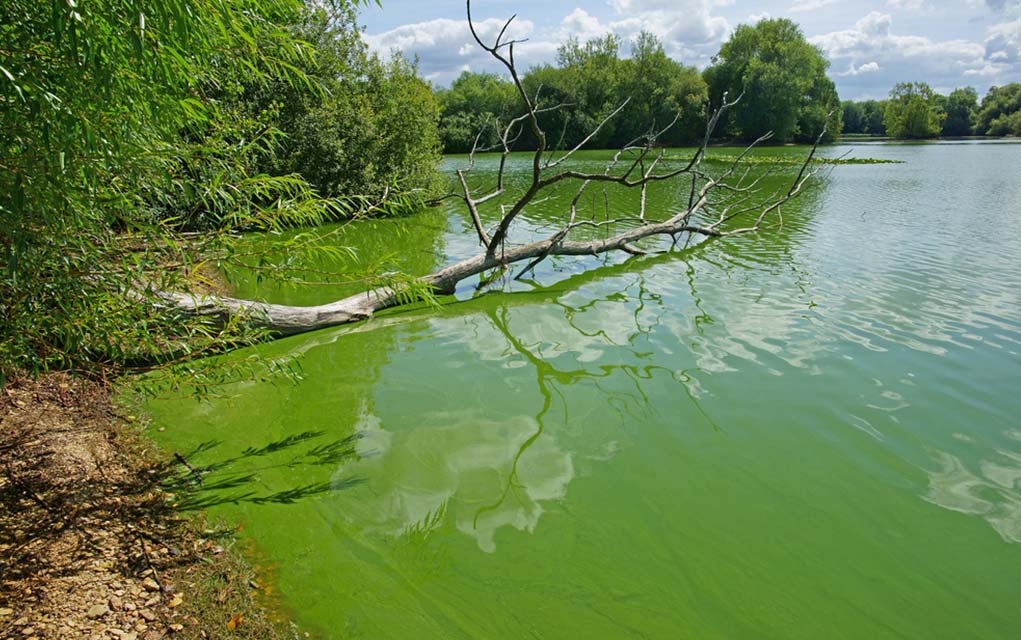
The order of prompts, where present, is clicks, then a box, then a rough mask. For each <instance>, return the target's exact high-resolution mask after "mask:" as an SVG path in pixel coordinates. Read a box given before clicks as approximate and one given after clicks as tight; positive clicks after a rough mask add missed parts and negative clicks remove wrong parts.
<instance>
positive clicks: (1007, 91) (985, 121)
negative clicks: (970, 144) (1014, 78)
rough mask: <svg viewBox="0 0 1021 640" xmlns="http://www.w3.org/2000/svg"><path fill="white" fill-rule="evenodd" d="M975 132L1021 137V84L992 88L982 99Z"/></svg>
mask: <svg viewBox="0 0 1021 640" xmlns="http://www.w3.org/2000/svg"><path fill="white" fill-rule="evenodd" d="M976 120H977V123H976V125H975V132H976V133H978V134H980V135H988V136H1007V135H1014V136H1021V84H1019V83H1017V82H1014V83H1011V84H1007V85H1004V86H1002V87H992V88H991V89H989V93H987V94H986V96H985V97H984V98H982V108H981V109H979V112H978V115H977V117H976Z"/></svg>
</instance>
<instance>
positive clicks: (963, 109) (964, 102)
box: [943, 87, 978, 136]
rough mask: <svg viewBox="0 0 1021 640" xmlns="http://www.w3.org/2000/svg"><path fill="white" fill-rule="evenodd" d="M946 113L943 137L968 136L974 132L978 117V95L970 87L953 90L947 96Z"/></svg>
mask: <svg viewBox="0 0 1021 640" xmlns="http://www.w3.org/2000/svg"><path fill="white" fill-rule="evenodd" d="M946 111H947V119H946V120H944V121H943V135H945V136H970V135H971V134H972V133H973V132H974V130H975V120H976V117H977V116H978V93H977V92H976V91H975V89H973V88H972V87H964V88H963V89H954V90H953V91H952V92H951V93H950V95H949V96H947V101H946Z"/></svg>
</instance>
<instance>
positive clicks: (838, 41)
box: [809, 11, 987, 91]
mask: <svg viewBox="0 0 1021 640" xmlns="http://www.w3.org/2000/svg"><path fill="white" fill-rule="evenodd" d="M809 41H810V42H812V43H813V44H815V45H817V46H819V47H820V48H821V49H822V50H823V52H824V53H825V54H826V56H827V57H828V58H829V59H830V61H831V62H833V63H834V66H837V67H845V66H846V68H847V69H848V72H846V73H843V74H839V75H841V76H842V77H844V78H845V80H843V81H842V83H841V84H842V86H845V87H850V88H852V89H859V90H861V89H863V88H865V87H866V85H867V86H868V87H869V88H872V87H876V86H877V83H879V82H885V83H886V89H884V91H885V90H888V89H889V88H890V87H892V86H893V85H894V84H896V83H897V82H906V81H914V80H920V81H925V82H928V83H929V84H930V85H933V86H934V87H954V86H959V85H960V84H962V82H961V81H962V78H963V75H964V74H965V73H967V72H968V71H978V70H981V69H982V68H983V67H985V66H986V64H987V61H986V59H985V58H986V48H985V47H983V46H982V45H981V44H979V43H977V42H971V41H968V40H959V39H957V40H943V41H936V40H932V39H930V38H927V37H925V36H916V35H900V34H897V33H895V32H894V30H893V18H892V17H891V16H890V15H889V14H886V13H880V12H877V11H873V12H872V13H870V14H868V15H867V16H865V17H864V18H862V19H861V20H859V21H858V22H857V23H855V25H854V26H853V27H852V28H850V29H845V30H843V31H834V32H832V33H827V34H824V35H820V36H815V37H812V38H809ZM871 65H874V67H873V66H871ZM880 72H881V73H880ZM866 75H867V76H869V79H865V78H863V77H862V76H866ZM880 78H881V80H880Z"/></svg>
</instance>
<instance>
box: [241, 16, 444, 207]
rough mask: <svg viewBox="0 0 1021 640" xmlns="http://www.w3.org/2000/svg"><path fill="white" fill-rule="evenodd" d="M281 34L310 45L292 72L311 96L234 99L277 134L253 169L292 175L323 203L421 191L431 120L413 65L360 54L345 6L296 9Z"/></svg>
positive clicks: (430, 103) (299, 91)
mask: <svg viewBox="0 0 1021 640" xmlns="http://www.w3.org/2000/svg"><path fill="white" fill-rule="evenodd" d="M291 29H292V31H293V33H294V36H295V38H297V39H300V40H301V41H304V42H307V43H309V44H310V45H311V48H312V51H313V54H314V58H309V59H306V60H304V61H302V62H301V63H300V64H299V65H298V66H299V68H300V71H301V72H302V73H303V74H304V75H305V76H306V77H307V78H309V79H310V80H312V81H313V82H314V86H315V89H310V87H309V86H307V85H304V84H302V85H294V84H288V83H286V82H273V83H265V82H261V83H260V82H255V83H253V84H251V85H250V86H248V87H247V90H246V91H245V92H244V93H243V94H242V95H241V96H240V98H239V103H240V105H239V106H240V107H242V108H243V109H244V110H245V111H246V112H247V113H249V114H251V115H252V116H253V117H258V116H259V115H262V116H264V119H265V120H267V121H268V123H269V124H270V125H272V126H273V127H275V128H276V129H278V130H280V131H281V133H283V134H284V137H283V139H282V140H281V143H280V145H279V147H278V148H277V150H276V153H274V154H273V156H271V157H267V158H265V161H264V162H262V163H261V164H260V166H259V169H261V170H264V171H266V172H267V173H270V174H273V175H286V174H300V175H301V176H302V177H303V178H305V179H306V180H308V181H309V182H310V183H311V184H312V186H314V187H315V188H316V189H317V190H318V191H319V193H320V194H322V195H326V196H330V197H337V196H344V195H346V194H360V195H367V196H379V195H380V194H382V193H384V192H386V191H389V190H393V189H398V190H411V189H426V190H430V189H431V188H432V187H433V186H434V184H435V183H436V181H437V175H436V166H437V164H438V161H439V134H438V119H439V114H438V106H437V104H436V100H435V97H434V95H433V92H432V89H431V88H430V87H429V86H428V85H427V84H426V83H425V82H423V81H422V80H421V79H419V77H418V73H417V71H418V70H417V68H416V66H415V65H414V64H412V63H409V62H407V61H406V60H404V59H403V58H402V57H400V56H394V57H392V58H391V59H389V60H384V59H381V58H379V57H378V56H376V55H373V54H370V53H369V52H368V48H367V46H366V44H365V42H364V40H362V38H361V34H360V33H359V32H358V27H357V23H356V13H355V8H354V7H353V6H339V7H332V8H330V7H327V6H325V5H319V6H315V7H312V8H310V9H306V10H305V11H304V12H303V13H302V14H301V16H300V19H299V22H298V23H296V24H295V25H292V26H291Z"/></svg>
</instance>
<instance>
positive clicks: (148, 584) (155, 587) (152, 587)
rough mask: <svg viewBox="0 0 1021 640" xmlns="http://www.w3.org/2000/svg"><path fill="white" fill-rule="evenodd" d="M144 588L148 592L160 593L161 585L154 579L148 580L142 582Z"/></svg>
mask: <svg viewBox="0 0 1021 640" xmlns="http://www.w3.org/2000/svg"><path fill="white" fill-rule="evenodd" d="M142 586H143V587H145V590H146V591H159V590H160V585H159V583H158V582H156V581H155V580H153V579H152V578H146V579H145V580H143V581H142Z"/></svg>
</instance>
